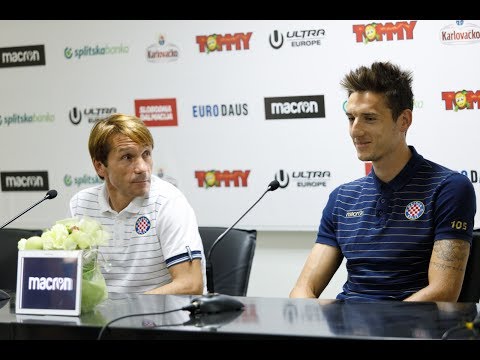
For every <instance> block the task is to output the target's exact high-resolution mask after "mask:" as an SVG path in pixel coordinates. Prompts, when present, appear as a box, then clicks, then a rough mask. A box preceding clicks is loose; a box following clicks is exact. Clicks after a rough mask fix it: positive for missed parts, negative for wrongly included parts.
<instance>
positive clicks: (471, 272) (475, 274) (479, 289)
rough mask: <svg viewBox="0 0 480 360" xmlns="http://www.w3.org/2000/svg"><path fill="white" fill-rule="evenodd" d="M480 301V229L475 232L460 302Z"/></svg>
mask: <svg viewBox="0 0 480 360" xmlns="http://www.w3.org/2000/svg"><path fill="white" fill-rule="evenodd" d="M479 299H480V229H475V230H473V239H472V247H471V248H470V256H469V257H468V262H467V269H466V270H465V278H464V279H463V285H462V291H461V292H460V296H459V298H458V301H459V302H475V303H477V302H478V301H479Z"/></svg>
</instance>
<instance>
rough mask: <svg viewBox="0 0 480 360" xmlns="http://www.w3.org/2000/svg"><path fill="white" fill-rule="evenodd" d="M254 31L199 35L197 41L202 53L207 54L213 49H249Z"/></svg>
mask: <svg viewBox="0 0 480 360" xmlns="http://www.w3.org/2000/svg"><path fill="white" fill-rule="evenodd" d="M252 34H253V33H252V32H248V33H245V34H244V33H235V34H234V35H231V34H225V35H220V34H212V35H208V36H207V35H198V36H197V37H196V41H197V44H198V47H199V50H200V52H201V53H203V52H206V53H207V54H209V53H211V52H213V51H223V50H226V51H232V50H237V51H238V50H248V49H250V38H251V37H252Z"/></svg>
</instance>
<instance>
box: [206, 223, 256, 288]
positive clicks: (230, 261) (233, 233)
mask: <svg viewBox="0 0 480 360" xmlns="http://www.w3.org/2000/svg"><path fill="white" fill-rule="evenodd" d="M226 229H227V228H224V227H208V226H204V227H202V226H200V227H199V228H198V230H199V232H200V236H201V238H202V242H203V250H204V252H205V257H207V256H208V253H209V251H210V248H211V246H212V245H213V243H214V242H215V240H216V239H217V238H218V237H219V236H220V235H221V234H222V233H223V232H224V231H225V230H226ZM256 240H257V231H256V230H242V229H235V228H233V229H231V230H230V231H229V232H228V233H227V234H226V235H225V237H224V238H222V239H221V240H220V241H219V242H218V243H217V245H215V247H214V248H213V250H212V252H211V256H210V263H211V266H212V267H211V270H212V275H213V276H212V277H211V280H213V284H210V283H208V282H209V279H208V276H207V288H208V289H212V288H213V290H214V292H215V293H220V294H225V295H232V296H246V295H247V289H248V281H249V279H250V269H251V268H252V262H253V255H254V253H255V245H256ZM206 260H207V262H208V261H209V259H206ZM212 285H213V286H212Z"/></svg>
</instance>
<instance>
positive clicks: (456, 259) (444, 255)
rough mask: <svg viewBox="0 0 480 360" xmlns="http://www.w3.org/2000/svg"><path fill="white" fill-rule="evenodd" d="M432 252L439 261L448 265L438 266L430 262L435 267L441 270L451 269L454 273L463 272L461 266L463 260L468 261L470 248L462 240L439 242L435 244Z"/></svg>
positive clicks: (436, 263)
mask: <svg viewBox="0 0 480 360" xmlns="http://www.w3.org/2000/svg"><path fill="white" fill-rule="evenodd" d="M433 251H434V252H435V255H436V256H437V257H438V258H439V259H441V260H443V261H445V262H449V263H450V264H440V263H438V262H434V261H432V264H433V265H435V267H437V268H439V269H442V270H446V269H453V270H456V271H464V270H465V268H464V267H463V266H462V264H464V261H465V259H468V254H469V252H470V246H469V245H468V243H467V242H465V241H463V240H440V241H437V242H436V243H435V246H434V247H433Z"/></svg>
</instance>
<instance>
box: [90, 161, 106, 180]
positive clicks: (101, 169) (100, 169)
mask: <svg viewBox="0 0 480 360" xmlns="http://www.w3.org/2000/svg"><path fill="white" fill-rule="evenodd" d="M93 167H94V168H95V171H96V172H97V175H98V176H99V177H100V178H102V179H104V178H105V165H103V163H102V162H101V161H99V160H93Z"/></svg>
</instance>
